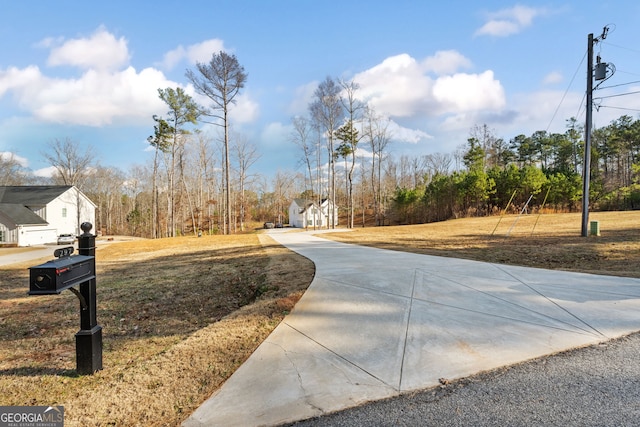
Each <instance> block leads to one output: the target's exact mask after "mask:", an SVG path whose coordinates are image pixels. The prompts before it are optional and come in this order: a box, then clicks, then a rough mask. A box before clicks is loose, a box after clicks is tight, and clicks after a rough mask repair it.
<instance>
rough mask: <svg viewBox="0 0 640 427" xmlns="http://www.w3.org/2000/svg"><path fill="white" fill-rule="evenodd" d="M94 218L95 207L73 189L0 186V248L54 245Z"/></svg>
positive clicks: (47, 186) (37, 186) (53, 186)
mask: <svg viewBox="0 0 640 427" xmlns="http://www.w3.org/2000/svg"><path fill="white" fill-rule="evenodd" d="M95 218H96V205H95V204H94V203H93V202H92V201H91V200H89V198H88V197H87V196H85V195H84V194H83V193H82V192H81V191H80V190H78V189H77V188H76V187H74V186H71V185H35V186H0V245H16V246H33V245H41V244H46V243H54V242H56V241H57V238H58V236H59V235H60V234H73V235H75V236H77V235H79V234H80V233H82V231H81V230H80V224H82V223H83V222H90V223H92V224H94V226H95Z"/></svg>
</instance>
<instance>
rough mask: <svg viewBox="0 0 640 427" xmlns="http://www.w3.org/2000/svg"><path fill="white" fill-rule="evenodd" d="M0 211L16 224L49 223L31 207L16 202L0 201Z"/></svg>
mask: <svg viewBox="0 0 640 427" xmlns="http://www.w3.org/2000/svg"><path fill="white" fill-rule="evenodd" d="M0 213H1V214H3V215H4V216H6V217H7V218H8V219H9V220H11V221H12V222H13V223H14V224H16V225H47V224H49V223H48V222H47V221H45V220H44V219H42V218H40V217H39V216H38V215H36V213H35V212H33V211H32V210H31V209H29V208H27V207H26V206H23V205H18V204H15V203H0Z"/></svg>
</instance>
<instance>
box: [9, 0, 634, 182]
mask: <svg viewBox="0 0 640 427" xmlns="http://www.w3.org/2000/svg"><path fill="white" fill-rule="evenodd" d="M638 22H640V3H638V2H637V1H635V0H633V1H626V0H624V1H623V0H620V1H606V0H601V1H592V0H587V1H585V0H581V1H574V0H569V1H564V2H548V3H545V2H521V3H515V2H506V1H484V2H470V1H456V0H451V1H443V2H432V1H404V0H396V1H393V2H390V1H375V0H369V1H367V2H361V1H348V0H346V1H345V0H343V1H334V0H323V1H306V0H297V1H295V0H271V1H267V0H261V1H258V0H254V1H249V0H247V1H241V0H235V1H223V0H218V1H165V0H157V1H154V2H143V1H140V2H131V1H127V2H124V1H119V0H112V1H109V2H93V1H92V2H87V1H84V2H82V1H64V0H58V1H55V2H52V1H44V0H43V1H30V0H25V1H16V2H4V4H3V5H2V13H1V14H0V153H2V155H4V156H7V155H9V153H11V154H12V155H14V156H15V158H17V159H19V160H20V161H21V162H22V164H23V165H24V166H26V167H28V168H29V169H31V170H33V171H34V172H35V173H39V174H45V173H46V171H45V170H44V169H46V168H47V167H48V166H49V165H48V164H47V163H46V162H45V160H44V158H43V155H42V153H43V151H45V150H46V149H47V144H49V143H51V142H52V141H53V140H54V139H59V140H64V139H66V138H70V139H72V140H74V141H76V142H77V143H78V144H79V145H81V146H82V147H84V146H89V145H90V146H92V147H93V151H94V153H95V155H96V157H97V160H98V161H99V163H100V164H102V165H103V166H114V167H118V168H120V169H122V170H124V171H126V170H127V169H128V168H130V167H132V166H133V165H142V164H146V163H147V162H148V161H149V160H150V159H151V156H152V153H151V152H149V151H148V143H147V140H146V138H147V137H148V136H149V135H151V134H152V132H153V120H152V119H151V117H152V116H153V115H154V114H160V115H163V114H165V113H166V110H167V108H166V106H165V105H164V104H163V103H162V101H160V100H159V98H158V94H157V89H158V88H166V87H174V88H175V87H177V86H181V87H184V88H185V89H186V90H187V92H188V93H191V94H193V92H192V90H191V87H190V86H189V83H188V81H187V79H186V78H185V70H186V69H187V68H191V69H193V68H194V64H195V62H196V61H198V62H208V61H209V59H210V58H211V54H212V53H213V52H218V51H220V50H224V51H227V52H229V53H233V54H235V55H236V56H237V58H238V60H239V62H240V63H241V65H243V66H244V68H245V71H246V72H247V73H248V80H247V84H246V87H245V89H244V90H243V92H242V93H241V96H240V97H239V98H238V103H237V105H236V106H235V108H234V110H233V111H232V114H231V122H232V124H233V127H234V131H235V132H238V133H240V134H242V135H243V136H245V137H246V139H247V140H248V141H249V142H251V143H252V144H254V145H255V146H256V147H257V149H258V152H259V154H260V158H259V160H258V161H257V163H256V164H255V165H254V172H260V173H262V174H264V175H266V176H271V175H273V174H274V173H275V172H276V171H278V170H281V171H294V170H298V169H299V170H301V169H300V167H299V166H298V158H299V153H298V150H297V149H296V147H295V146H294V145H293V144H292V143H291V142H290V138H289V135H290V133H291V127H290V122H291V118H292V117H293V116H295V115H304V114H306V112H307V106H308V104H309V102H310V100H311V96H312V94H313V90H314V89H315V88H316V87H317V85H318V83H319V82H320V81H321V80H323V79H324V78H325V77H326V76H332V77H339V78H343V79H347V80H350V79H354V80H355V81H356V82H357V83H358V84H359V85H360V88H361V96H363V97H366V99H368V100H369V101H370V103H371V104H372V105H373V106H374V108H375V109H376V111H377V112H379V113H381V114H385V115H387V116H388V117H389V118H390V119H391V121H392V127H391V129H392V136H393V142H392V144H391V145H390V146H389V147H388V148H389V150H390V151H391V152H392V153H393V154H394V155H395V156H400V155H403V154H406V155H410V156H418V155H422V154H430V153H435V152H441V153H451V152H453V151H454V150H455V149H456V148H457V147H459V146H460V145H463V144H465V142H466V140H467V138H468V136H469V131H470V129H471V128H472V127H473V126H475V125H482V124H487V125H488V126H489V127H490V128H491V129H494V131H495V133H496V135H497V136H498V137H501V138H504V139H505V140H509V139H511V138H513V137H514V136H516V135H517V134H519V133H524V134H527V135H529V134H531V133H533V132H534V131H536V130H548V131H549V132H564V131H565V129H566V127H565V120H566V119H568V118H569V117H572V116H576V117H577V118H578V120H579V121H581V122H582V121H583V120H584V104H583V98H584V93H585V87H586V63H585V62H584V61H585V60H586V58H585V53H586V49H587V35H588V34H589V33H594V35H595V36H599V35H600V34H601V32H602V28H603V27H604V26H605V25H609V26H610V28H611V29H610V31H609V33H608V36H607V38H606V40H604V41H603V42H602V43H598V44H597V45H596V46H595V54H596V55H597V54H600V56H601V58H602V61H604V62H608V63H613V64H614V65H615V68H616V73H615V74H614V75H613V76H612V77H611V78H610V79H609V80H608V81H607V82H605V83H604V84H603V85H602V86H603V87H604V86H615V87H613V88H609V89H600V90H598V91H596V92H595V93H594V98H596V99H597V98H599V97H601V96H606V95H612V94H621V93H632V92H635V91H638V90H640V83H633V82H636V81H640V47H638V41H639V40H640V27H639V26H638ZM596 105H598V106H600V108H598V109H597V110H595V111H594V124H595V125H596V126H603V125H606V124H608V123H609V122H610V121H611V120H613V119H615V118H617V117H619V116H620V115H622V114H629V115H631V116H633V117H635V118H637V117H638V112H639V111H640V94H630V95H625V96H619V97H613V98H605V99H602V100H597V101H596ZM556 111H557V112H556ZM211 132H215V130H213V131H211Z"/></svg>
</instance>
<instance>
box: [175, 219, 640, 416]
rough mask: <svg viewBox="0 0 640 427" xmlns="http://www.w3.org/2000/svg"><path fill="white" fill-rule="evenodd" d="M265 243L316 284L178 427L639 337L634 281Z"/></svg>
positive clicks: (304, 235)
mask: <svg viewBox="0 0 640 427" xmlns="http://www.w3.org/2000/svg"><path fill="white" fill-rule="evenodd" d="M270 236H271V237H273V238H274V239H275V240H277V241H278V242H280V243H281V244H283V245H284V246H286V247H288V248H289V249H291V250H293V251H295V252H298V253H299V254H301V255H303V256H305V257H307V258H309V259H310V260H312V261H313V262H314V263H315V265H316V275H315V278H314V279H313V282H312V283H311V285H310V286H309V289H308V290H307V292H306V293H305V294H304V296H303V297H302V298H301V299H300V301H299V302H298V304H297V305H296V307H295V309H294V310H293V312H292V313H291V314H290V315H289V316H287V317H286V318H285V319H284V320H283V322H282V323H281V324H280V325H279V326H278V327H277V328H276V329H275V330H274V331H273V333H272V334H271V335H270V336H269V337H268V338H267V339H266V340H265V341H264V342H263V343H262V344H261V345H260V346H259V347H258V349H257V350H256V351H255V352H254V353H253V354H252V355H251V357H250V358H249V359H248V360H247V361H246V362H245V363H244V364H243V365H242V366H241V367H240V368H239V369H238V370H237V371H236V372H235V373H234V374H233V375H232V376H231V378H229V380H228V381H227V382H226V383H225V384H224V385H223V386H222V387H221V388H220V389H219V390H218V391H217V392H216V393H215V394H214V395H213V396H211V398H210V399H209V400H207V401H206V402H205V403H203V404H202V405H201V407H200V408H198V409H197V410H196V411H195V412H194V413H193V415H192V416H191V417H190V418H189V419H188V420H187V421H185V423H184V426H188V427H192V426H264V425H267V426H268V425H277V424H281V423H284V422H290V421H296V420H300V419H305V418H310V417H313V416H318V415H322V414H325V413H329V412H333V411H337V410H340V409H344V408H347V407H351V406H355V405H358V404H361V403H364V402H367V401H371V400H377V399H382V398H385V397H390V396H394V395H398V394H400V393H403V392H407V391H412V390H418V389H424V388H428V387H431V386H434V385H438V384H439V382H440V381H441V380H444V379H454V378H460V377H464V376H468V375H471V374H474V373H477V372H480V371H483V370H488V369H493V368H497V367H500V366H505V365H509V364H513V363H517V362H521V361H524V360H528V359H531V358H535V357H538V356H542V355H547V354H551V353H555V352H558V351H562V350H566V349H570V348H574V347H578V346H584V345H589V344H594V343H597V342H600V341H604V340H607V339H610V338H614V337H618V336H621V335H624V334H627V333H630V332H634V331H638V330H640V280H638V279H629V278H620V277H610V276H596V275H588V274H580V273H568V272H560V271H550V270H541V269H533V268H524V267H514V266H506V265H498V264H490V263H482V262H476V261H468V260H461V259H454V258H441V257H434V256H428V255H417V254H410V253H402V252H394V251H388V250H381V249H374V248H367V247H362V246H355V245H349V244H343V243H338V242H333V241H329V240H326V239H322V238H320V237H316V236H313V235H311V233H309V232H299V233H287V232H280V230H273V232H272V233H270Z"/></svg>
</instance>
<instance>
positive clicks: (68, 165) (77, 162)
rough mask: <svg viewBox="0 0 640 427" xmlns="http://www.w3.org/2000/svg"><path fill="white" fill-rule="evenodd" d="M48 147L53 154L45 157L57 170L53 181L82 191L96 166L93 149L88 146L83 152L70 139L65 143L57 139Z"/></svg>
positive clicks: (49, 153) (46, 154)
mask: <svg viewBox="0 0 640 427" xmlns="http://www.w3.org/2000/svg"><path fill="white" fill-rule="evenodd" d="M48 145H49V148H50V149H51V152H48V151H47V152H45V153H43V156H44V158H45V159H46V160H47V161H48V162H49V163H50V164H51V166H53V167H54V168H55V170H56V173H55V174H54V176H53V177H52V178H53V180H54V181H56V182H57V183H59V184H62V185H74V186H76V187H78V188H79V189H80V190H82V187H83V181H84V179H85V178H86V176H87V174H88V173H89V169H90V168H91V167H92V165H93V164H94V163H93V154H92V148H91V147H90V146H88V147H87V148H85V150H84V151H82V150H81V148H80V145H79V144H78V143H77V142H75V141H73V140H72V139H70V138H65V139H64V141H61V140H59V139H55V140H53V141H52V142H51V143H49V144H48Z"/></svg>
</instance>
